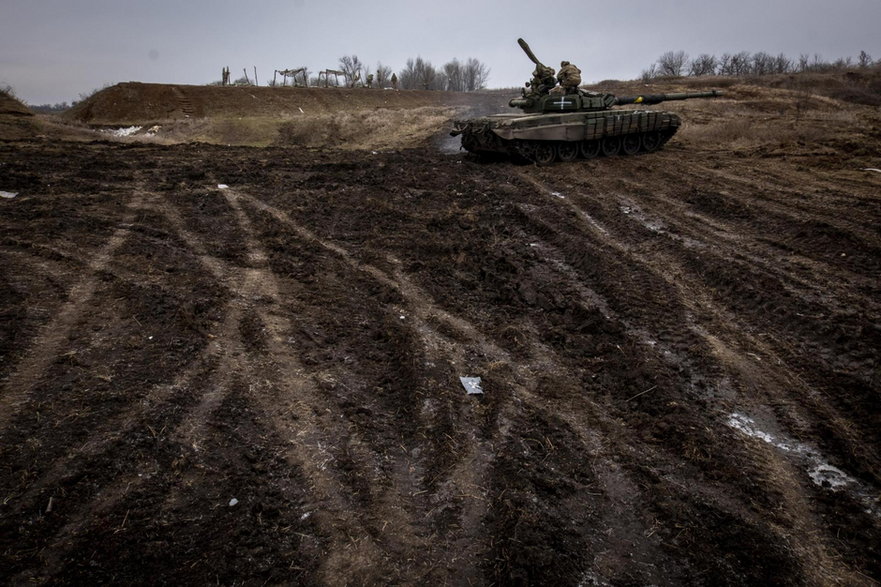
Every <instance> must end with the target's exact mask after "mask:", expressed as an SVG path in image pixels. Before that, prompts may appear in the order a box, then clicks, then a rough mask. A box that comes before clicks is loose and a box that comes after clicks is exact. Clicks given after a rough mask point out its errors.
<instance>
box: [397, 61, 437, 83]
mask: <svg viewBox="0 0 881 587" xmlns="http://www.w3.org/2000/svg"><path fill="white" fill-rule="evenodd" d="M439 81H441V80H439V79H438V75H437V70H435V68H434V66H433V65H432V64H431V62H430V61H426V60H424V59H423V58H422V57H417V58H416V59H415V60H414V59H408V60H407V64H406V65H405V66H404V69H402V70H401V71H400V73H399V74H398V83H399V84H400V85H401V88H402V89H404V90H417V89H418V90H436V89H439V88H438V87H437V83H438V82H439ZM441 87H442V86H441Z"/></svg>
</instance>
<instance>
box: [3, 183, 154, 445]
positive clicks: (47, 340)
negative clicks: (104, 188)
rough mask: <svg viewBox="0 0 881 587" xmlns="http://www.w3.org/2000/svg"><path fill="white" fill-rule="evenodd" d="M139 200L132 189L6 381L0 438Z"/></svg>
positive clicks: (124, 233)
mask: <svg viewBox="0 0 881 587" xmlns="http://www.w3.org/2000/svg"><path fill="white" fill-rule="evenodd" d="M142 200H143V191H141V189H136V190H135V191H134V192H133V193H132V194H131V196H130V198H129V199H128V201H127V202H126V208H125V215H124V216H123V217H122V218H121V219H120V223H119V225H118V227H117V228H116V230H114V232H113V234H112V235H111V236H110V238H109V239H108V240H107V242H106V243H105V244H104V246H103V247H101V249H99V250H98V251H97V252H96V253H94V255H93V256H92V257H91V258H90V259H89V262H88V271H89V274H88V275H87V276H85V277H83V278H81V279H80V280H79V281H77V282H76V283H74V284H73V286H71V288H70V290H69V292H68V295H67V301H66V302H64V303H63V304H62V306H61V307H60V308H59V309H58V310H57V312H56V314H55V317H54V318H53V319H52V320H50V321H49V322H48V323H47V324H45V325H44V326H43V327H41V328H40V330H39V332H38V334H37V335H36V337H35V338H34V339H33V341H32V342H31V345H30V348H29V350H28V353H27V355H26V356H25V357H24V358H23V359H22V360H21V361H20V362H19V364H18V365H17V366H16V367H15V369H14V371H13V372H12V373H11V374H10V376H9V378H8V379H7V380H6V382H5V384H4V386H3V387H4V390H3V392H2V395H0V438H2V435H4V434H5V432H6V428H7V426H8V425H9V421H10V420H11V419H12V418H14V417H15V415H16V414H17V413H18V412H19V411H21V410H22V409H24V407H25V406H26V404H27V403H28V401H29V400H30V398H29V397H28V396H29V394H30V392H31V389H32V388H33V386H34V385H35V384H36V383H37V382H38V381H39V380H40V378H41V377H42V374H43V373H45V372H46V371H47V369H48V367H49V366H50V365H51V364H52V362H53V361H55V360H56V358H57V357H58V356H59V354H60V351H61V349H62V347H63V345H64V343H65V342H66V340H67V337H68V335H69V334H70V332H71V330H72V329H73V327H74V325H75V324H76V322H77V320H79V318H80V317H81V316H82V314H83V311H84V308H85V307H86V306H87V305H88V304H89V302H90V301H91V299H92V297H93V295H94V294H95V291H96V289H97V287H98V284H99V278H98V274H99V273H101V272H102V271H104V270H105V269H106V268H107V266H108V265H109V263H110V262H111V260H112V257H113V254H114V252H115V251H116V250H117V249H119V247H120V246H122V244H123V243H124V242H125V241H126V239H128V237H129V236H130V234H131V224H132V222H133V221H134V219H135V215H136V213H137V210H138V208H139V207H140V204H141V202H142Z"/></svg>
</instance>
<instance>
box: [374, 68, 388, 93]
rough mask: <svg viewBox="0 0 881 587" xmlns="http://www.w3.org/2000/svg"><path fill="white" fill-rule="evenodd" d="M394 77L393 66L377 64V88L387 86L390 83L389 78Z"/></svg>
mask: <svg viewBox="0 0 881 587" xmlns="http://www.w3.org/2000/svg"><path fill="white" fill-rule="evenodd" d="M391 77H392V68H391V67H389V66H387V65H383V64H382V63H377V64H376V78H375V81H376V87H377V88H385V87H388V85H389V83H390V82H389V80H390V79H391Z"/></svg>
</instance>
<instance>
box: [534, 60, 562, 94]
mask: <svg viewBox="0 0 881 587" xmlns="http://www.w3.org/2000/svg"><path fill="white" fill-rule="evenodd" d="M529 85H530V86H531V88H532V90H531V92H530V93H532V94H535V95H537V96H541V95H543V94H547V93H548V92H549V91H550V90H551V88H553V87H554V86H555V85H557V80H556V78H555V77H554V68H553V67H548V66H547V65H536V66H535V71H533V72H532V81H531V82H529Z"/></svg>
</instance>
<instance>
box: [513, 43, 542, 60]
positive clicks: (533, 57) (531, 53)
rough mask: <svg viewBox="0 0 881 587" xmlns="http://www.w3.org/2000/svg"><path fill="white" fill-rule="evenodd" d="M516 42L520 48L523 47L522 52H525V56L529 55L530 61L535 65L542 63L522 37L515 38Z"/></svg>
mask: <svg viewBox="0 0 881 587" xmlns="http://www.w3.org/2000/svg"><path fill="white" fill-rule="evenodd" d="M517 44H518V45H520V48H521V49H523V52H524V53H526V56H527V57H529V60H530V61H532V62H533V63H535V64H536V65H542V62H541V61H539V60H538V57H536V56H535V53H533V52H532V49H530V48H529V45H527V44H526V41H524V40H523V39H517Z"/></svg>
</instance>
